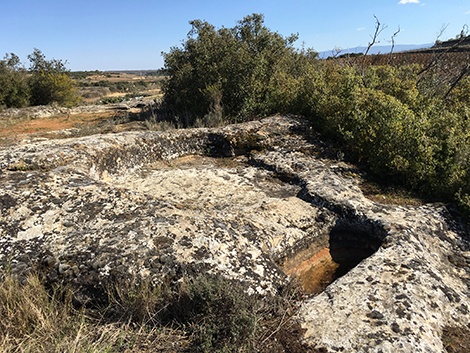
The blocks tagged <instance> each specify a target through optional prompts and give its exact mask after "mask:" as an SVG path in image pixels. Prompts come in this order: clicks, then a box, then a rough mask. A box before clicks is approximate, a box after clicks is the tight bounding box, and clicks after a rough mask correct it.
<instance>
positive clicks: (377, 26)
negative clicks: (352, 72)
mask: <svg viewBox="0 0 470 353" xmlns="http://www.w3.org/2000/svg"><path fill="white" fill-rule="evenodd" d="M374 18H375V21H376V24H375V33H374V35H373V36H371V38H372V41H371V42H370V43H369V46H368V47H367V50H366V52H365V54H364V59H363V60H362V72H361V75H362V76H363V77H364V66H365V64H366V58H367V54H368V53H369V50H370V48H372V46H373V45H374V44H375V43H380V42H379V41H378V40H377V38H378V36H379V35H380V33H382V31H383V30H384V29H385V28H387V26H384V25H382V24H381V23H380V21H379V19H378V18H377V16H375V15H374Z"/></svg>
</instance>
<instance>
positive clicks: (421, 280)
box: [0, 116, 470, 352]
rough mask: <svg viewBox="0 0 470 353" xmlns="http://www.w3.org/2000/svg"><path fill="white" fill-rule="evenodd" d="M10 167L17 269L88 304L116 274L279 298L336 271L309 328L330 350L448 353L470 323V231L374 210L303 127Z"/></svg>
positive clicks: (98, 140) (1, 252) (228, 130)
mask: <svg viewBox="0 0 470 353" xmlns="http://www.w3.org/2000/svg"><path fill="white" fill-rule="evenodd" d="M0 169H1V171H0V183H1V185H2V187H1V192H0V260H1V261H2V263H3V266H6V265H8V266H9V267H10V268H11V272H12V274H13V275H15V276H17V277H18V278H20V279H21V278H24V276H25V274H27V273H28V272H30V271H38V272H40V273H42V274H43V277H44V279H45V280H46V281H48V282H51V283H57V282H63V283H71V284H74V285H75V288H76V289H77V293H79V294H78V297H79V300H81V301H82V302H83V303H86V302H87V301H90V300H99V296H100V295H103V291H101V292H100V288H102V289H103V288H104V286H105V285H106V283H108V282H112V281H115V280H117V279H126V278H133V279H146V280H149V281H150V282H153V283H161V282H163V281H165V282H169V283H171V282H177V281H179V280H180V279H181V278H183V277H185V276H196V275H198V274H200V273H208V274H214V275H219V276H223V277H225V278H228V279H233V280H236V281H239V282H241V283H243V284H244V286H245V288H246V291H247V292H248V293H250V294H253V295H259V296H268V295H271V294H272V293H275V292H276V291H277V289H278V288H279V287H280V286H282V285H283V284H284V283H285V282H286V280H287V278H288V275H287V274H294V273H295V274H296V275H298V276H299V277H300V278H301V280H302V278H303V279H304V280H305V281H317V282H318V278H317V277H318V273H320V272H321V271H323V272H324V275H325V278H326V277H328V276H329V277H328V278H330V280H329V282H328V283H326V284H325V285H321V283H320V282H318V283H317V282H315V284H311V283H310V284H308V283H304V286H305V287H306V288H312V289H311V291H312V293H317V292H316V291H317V289H315V288H317V287H318V286H320V287H321V290H322V292H321V293H319V294H318V295H314V296H312V297H311V298H309V299H306V300H305V301H304V302H303V303H302V305H301V309H300V311H299V312H298V314H297V319H298V321H299V322H300V323H301V324H302V326H303V327H304V328H305V329H306V330H307V331H306V333H305V335H304V340H305V342H307V343H312V344H316V345H318V346H323V347H326V348H327V349H328V350H329V351H332V352H334V351H344V352H359V351H363V352H368V351H374V352H379V351H383V352H387V351H389V352H411V351H412V352H441V351H442V350H443V345H442V342H441V340H440V337H441V332H442V329H443V328H444V327H446V326H464V325H467V324H468V322H469V318H470V316H469V315H470V312H469V305H470V303H469V300H468V298H469V295H470V290H469V287H468V286H469V284H470V277H469V276H470V267H469V263H470V255H469V254H470V253H469V251H470V249H469V243H468V228H466V227H467V226H466V225H465V224H464V223H462V222H458V221H456V220H455V219H454V218H453V216H451V215H450V214H449V213H448V212H447V209H446V207H445V206H443V205H433V204H428V205H423V206H392V205H384V204H380V203H377V202H374V201H371V200H369V199H367V198H366V197H364V195H363V194H362V192H361V189H360V188H359V182H358V180H357V178H355V177H351V175H356V172H358V171H357V170H356V169H355V167H354V166H351V165H349V164H347V163H344V162H339V161H337V160H334V159H331V158H330V156H329V155H328V146H327V145H326V144H325V143H323V142H322V141H321V139H320V138H319V136H318V135H317V134H316V133H315V132H314V130H313V129H312V128H311V126H310V125H309V124H308V122H307V121H305V120H302V119H298V118H292V117H282V116H276V117H271V118H267V119H263V120H260V121H253V122H248V123H243V124H238V125H231V126H226V127H223V128H216V129H204V128H202V129H188V130H177V131H170V132H149V131H146V132H125V133H119V134H113V135H94V136H88V137H81V138H69V139H63V140H50V141H39V142H32V143H24V144H22V145H18V146H9V147H3V148H2V149H0ZM351 267H352V269H351ZM312 268H313V269H314V270H312ZM338 269H340V270H341V271H340V272H341V274H339V272H338V271H339V270H338ZM320 270H321V271H320ZM348 270H350V271H349V272H347V271H348ZM309 271H310V272H309ZM315 271H317V272H315ZM341 275H342V276H341ZM331 281H333V283H331V284H330V282H331ZM319 283H320V284H319ZM325 287H326V288H325ZM100 293H101V294H100Z"/></svg>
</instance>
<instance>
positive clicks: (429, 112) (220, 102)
mask: <svg viewBox="0 0 470 353" xmlns="http://www.w3.org/2000/svg"><path fill="white" fill-rule="evenodd" d="M263 21H264V18H263V16H262V15H257V14H253V15H251V16H247V17H245V18H244V19H243V20H241V21H239V22H238V25H237V26H235V27H234V28H230V29H227V28H221V29H218V30H216V29H215V28H214V27H213V26H212V25H210V24H208V23H207V22H202V21H192V22H190V23H191V25H192V30H191V32H190V33H189V35H188V38H187V40H186V41H185V42H184V43H183V46H182V47H181V48H179V47H173V48H171V51H170V52H169V53H166V54H164V58H165V69H166V73H167V75H168V77H169V79H168V80H167V81H166V82H165V85H164V89H163V90H164V101H165V103H166V104H167V105H168V106H169V107H170V109H172V110H173V112H174V113H175V115H179V116H183V117H185V119H184V121H183V126H188V125H193V124H195V123H196V122H199V121H201V119H202V120H204V117H208V116H209V117H214V116H215V115H216V116H217V117H218V120H219V121H233V119H232V118H234V117H235V120H236V121H240V120H244V119H249V118H252V117H255V116H263V115H267V114H271V113H275V112H280V113H296V114H302V115H304V116H306V117H307V118H309V119H311V121H312V122H313V123H314V124H315V126H316V127H317V129H318V130H320V131H321V132H322V133H323V134H325V135H326V136H328V137H330V138H333V139H335V140H336V142H337V143H338V144H339V145H340V146H341V148H342V149H344V150H347V151H348V152H349V153H348V154H349V156H350V157H351V158H353V159H355V160H356V161H359V162H361V163H364V164H366V165H367V166H368V167H369V168H370V170H371V171H372V172H373V173H375V175H376V176H378V177H379V178H381V179H382V180H385V181H387V182H388V183H399V184H401V185H406V186H407V187H409V188H410V189H411V190H413V191H416V192H419V193H421V195H423V196H426V197H428V198H430V199H436V198H440V199H444V200H454V201H456V202H458V203H459V204H460V205H461V207H462V209H463V210H464V212H467V213H468V214H470V203H469V202H468V199H469V197H470V196H469V195H470V125H469V124H470V119H469V118H470V93H469V92H470V77H468V75H469V73H470V69H469V67H468V64H466V63H465V62H464V63H463V64H462V63H461V64H459V63H452V67H453V68H454V69H453V71H451V72H449V70H448V69H447V66H448V64H449V63H448V62H447V61H445V60H446V58H445V57H443V56H442V55H439V57H438V58H439V60H444V61H445V64H442V65H441V64H440V62H439V60H436V59H437V58H433V59H432V61H431V64H429V65H426V66H423V65H418V64H414V65H407V64H403V65H401V66H391V65H373V62H374V60H372V61H371V60H364V63H366V62H367V63H368V64H367V65H366V66H364V64H363V65H361V66H360V67H359V66H355V64H354V62H351V61H346V62H345V61H344V60H342V59H339V60H324V61H321V60H318V59H317V54H316V53H315V52H314V51H313V50H310V49H307V50H296V49H294V48H293V46H292V44H293V42H294V41H295V40H296V39H297V36H295V35H293V36H291V37H288V38H284V37H282V36H281V35H279V34H278V33H275V32H272V31H271V30H269V29H268V28H266V27H265V26H264V25H263ZM366 59H367V58H366ZM377 59H380V58H379V57H378V56H377ZM379 61H380V60H377V62H379ZM452 73H453V75H452ZM216 112H217V113H216ZM177 125H179V124H177Z"/></svg>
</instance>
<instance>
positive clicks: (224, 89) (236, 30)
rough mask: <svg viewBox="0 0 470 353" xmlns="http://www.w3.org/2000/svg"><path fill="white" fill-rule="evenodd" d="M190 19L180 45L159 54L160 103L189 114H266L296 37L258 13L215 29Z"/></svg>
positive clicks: (293, 53) (286, 74)
mask: <svg viewBox="0 0 470 353" xmlns="http://www.w3.org/2000/svg"><path fill="white" fill-rule="evenodd" d="M190 24H191V26H192V29H191V31H190V32H189V33H188V37H187V40H186V41H185V42H183V44H182V47H172V48H171V49H170V52H169V53H163V56H164V61H165V72H166V74H167V75H168V77H169V79H168V80H167V81H166V82H165V84H164V87H163V90H164V94H165V102H166V103H168V104H169V106H170V107H171V108H172V109H173V110H174V111H175V113H176V114H180V115H181V114H183V115H184V114H185V113H186V116H188V115H191V116H192V118H195V117H203V116H204V115H207V114H208V113H210V112H214V111H222V112H223V114H224V115H225V116H228V117H235V118H238V119H237V120H240V119H244V118H246V117H250V116H255V115H258V116H259V115H266V114H269V113H271V112H272V111H273V109H275V107H274V105H273V104H272V103H273V101H272V100H271V99H270V98H274V97H278V96H279V94H282V92H279V90H278V86H276V85H278V84H281V83H285V82H286V81H288V78H289V77H290V75H292V73H291V72H290V71H291V70H292V65H289V63H292V62H293V60H292V59H293V57H295V56H298V55H300V53H298V52H297V50H296V49H295V48H294V47H293V43H294V42H295V41H296V40H297V38H298V36H297V35H291V36H289V37H287V38H285V37H283V36H281V35H280V34H278V33H277V32H272V31H271V30H269V29H268V28H267V27H266V26H264V16H263V15H261V14H253V15H251V16H247V17H245V18H244V19H243V20H241V21H238V24H237V25H236V26H235V27H233V28H224V27H222V28H220V29H215V27H214V26H212V25H211V24H209V23H207V22H204V21H200V20H194V21H191V22H190ZM310 53H311V54H312V53H313V52H310ZM305 57H306V56H305ZM311 58H312V59H314V58H316V53H315V55H311ZM294 66H295V65H294ZM281 73H282V75H281ZM277 76H279V77H277ZM276 77H277V80H276V79H275V78H276ZM276 87H277V88H276ZM190 119H191V118H190ZM187 123H188V125H189V124H190V123H191V120H189V121H187Z"/></svg>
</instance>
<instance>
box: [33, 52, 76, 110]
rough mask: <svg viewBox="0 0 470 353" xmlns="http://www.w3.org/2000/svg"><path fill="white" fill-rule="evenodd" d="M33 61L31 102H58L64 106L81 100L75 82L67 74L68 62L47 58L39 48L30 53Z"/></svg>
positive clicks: (37, 103) (36, 103)
mask: <svg viewBox="0 0 470 353" xmlns="http://www.w3.org/2000/svg"><path fill="white" fill-rule="evenodd" d="M28 59H29V61H30V62H31V66H30V68H29V70H30V72H31V78H30V82H29V84H30V87H31V103H32V104H33V105H46V104H50V103H53V102H55V103H57V104H59V105H63V106H72V105H75V104H77V103H78V102H79V101H80V96H79V95H78V93H77V89H76V84H75V82H74V81H73V80H72V79H71V78H70V77H68V76H67V72H68V70H67V69H66V67H65V64H66V62H63V61H62V60H57V59H52V60H49V61H48V60H46V57H45V55H44V54H43V53H42V52H41V51H40V50H39V49H36V48H35V49H34V52H33V53H32V54H30V55H28Z"/></svg>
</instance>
